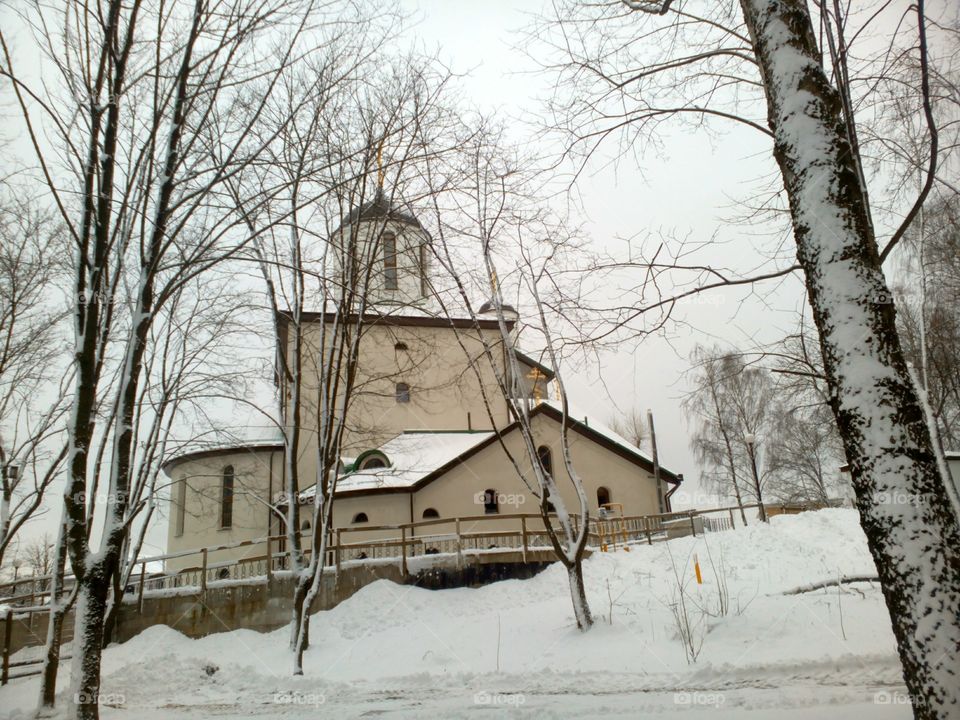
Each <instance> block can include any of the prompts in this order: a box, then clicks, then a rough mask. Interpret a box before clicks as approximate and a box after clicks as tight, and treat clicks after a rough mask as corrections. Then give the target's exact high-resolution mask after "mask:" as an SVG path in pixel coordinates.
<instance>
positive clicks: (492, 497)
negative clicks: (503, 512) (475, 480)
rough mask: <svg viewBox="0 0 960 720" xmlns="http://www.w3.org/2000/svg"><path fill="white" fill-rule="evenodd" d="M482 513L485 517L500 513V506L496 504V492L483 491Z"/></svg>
mask: <svg viewBox="0 0 960 720" xmlns="http://www.w3.org/2000/svg"><path fill="white" fill-rule="evenodd" d="M483 512H484V513H486V514H487V515H496V514H497V513H499V512H500V505H499V504H498V502H497V491H496V490H494V489H493V488H487V489H486V490H484V491H483Z"/></svg>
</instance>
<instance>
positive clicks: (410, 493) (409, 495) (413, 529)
mask: <svg viewBox="0 0 960 720" xmlns="http://www.w3.org/2000/svg"><path fill="white" fill-rule="evenodd" d="M407 497H408V498H410V525H411V526H412V525H413V491H412V490H411V491H410V492H409V493H407ZM416 534H417V531H416V528H414V527H411V528H410V536H411V537H413V536H414V535H416Z"/></svg>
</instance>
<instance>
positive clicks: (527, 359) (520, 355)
mask: <svg viewBox="0 0 960 720" xmlns="http://www.w3.org/2000/svg"><path fill="white" fill-rule="evenodd" d="M516 353H517V360H519V361H520V362H522V363H523V364H524V365H526V366H527V367H531V368H536V369H537V370H539V371H540V372H541V373H543V375H544V376H545V377H546V378H547V380H553V378H554V377H556V373H555V372H554V371H553V370H551V369H550V368H548V367H547V366H546V365H544V364H543V363H542V362H539V361H538V360H534V359H533V358H532V357H531V356H529V355H527V354H526V353H525V352H522V351H520V350H516Z"/></svg>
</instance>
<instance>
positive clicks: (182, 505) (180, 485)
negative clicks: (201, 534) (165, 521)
mask: <svg viewBox="0 0 960 720" xmlns="http://www.w3.org/2000/svg"><path fill="white" fill-rule="evenodd" d="M186 514H187V476H186V475H184V476H183V477H181V478H180V479H179V480H178V481H177V521H176V526H175V527H174V533H173V534H174V535H175V536H176V537H180V536H181V535H183V521H184V520H185V518H186Z"/></svg>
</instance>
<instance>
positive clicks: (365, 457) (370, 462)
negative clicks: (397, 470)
mask: <svg viewBox="0 0 960 720" xmlns="http://www.w3.org/2000/svg"><path fill="white" fill-rule="evenodd" d="M385 467H390V461H389V460H388V459H387V456H386V455H384V454H383V453H382V452H380V451H379V450H367V451H366V452H364V453H363V454H362V455H361V456H360V457H359V458H357V468H356V469H357V470H376V469H377V468H385Z"/></svg>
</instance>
